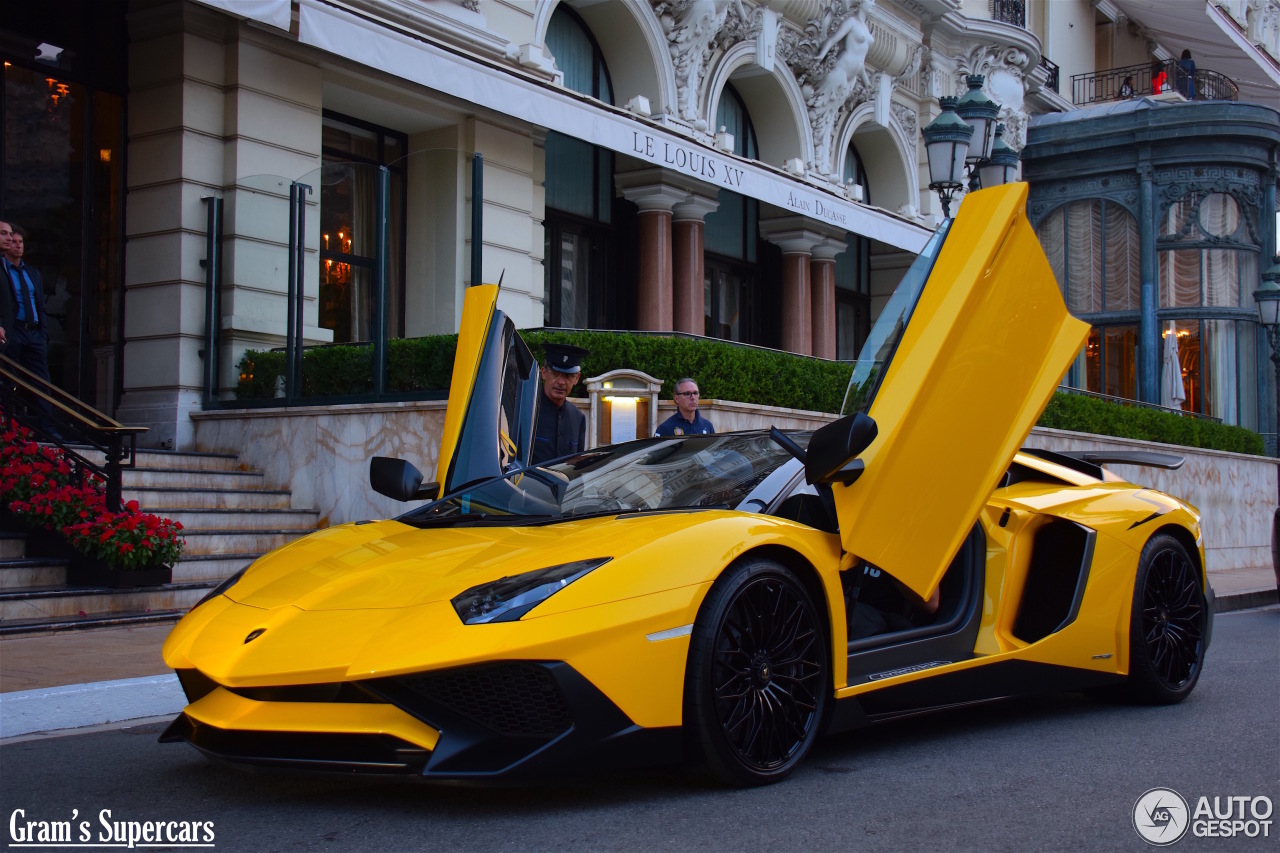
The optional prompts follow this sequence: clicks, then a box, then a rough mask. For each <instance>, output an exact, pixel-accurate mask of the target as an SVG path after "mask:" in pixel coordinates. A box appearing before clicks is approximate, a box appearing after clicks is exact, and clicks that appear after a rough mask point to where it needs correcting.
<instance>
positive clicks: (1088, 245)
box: [1066, 201, 1103, 314]
mask: <svg viewBox="0 0 1280 853" xmlns="http://www.w3.org/2000/svg"><path fill="white" fill-rule="evenodd" d="M1066 251H1067V254H1068V256H1069V258H1070V261H1069V263H1068V264H1067V307H1068V308H1069V309H1070V310H1071V311H1073V312H1075V313H1077V314H1096V313H1098V312H1099V311H1102V310H1103V304H1102V203H1101V202H1097V201H1078V202H1072V203H1071V204H1070V205H1068V206H1067V210H1066Z"/></svg>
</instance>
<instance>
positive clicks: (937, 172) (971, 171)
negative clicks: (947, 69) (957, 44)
mask: <svg viewBox="0 0 1280 853" xmlns="http://www.w3.org/2000/svg"><path fill="white" fill-rule="evenodd" d="M968 82H969V91H967V92H965V93H964V97H962V98H960V99H959V100H957V99H955V98H941V99H939V103H940V104H941V105H942V112H941V113H940V114H939V115H938V117H937V118H935V119H934V120H933V121H931V122H929V126H928V127H926V128H924V129H923V130H921V131H920V134H921V135H922V136H923V137H924V145H925V153H926V154H927V155H928V157H929V189H931V190H933V191H934V192H936V193H937V194H938V198H939V199H940V200H941V201H942V215H943V216H947V217H949V216H951V199H952V198H954V197H955V194H956V192H957V191H958V190H959V189H960V188H961V187H963V186H964V177H965V170H966V168H967V169H968V176H969V189H970V190H971V191H972V190H977V189H980V188H981V187H984V186H986V187H998V186H1000V185H1001V184H1007V183H1010V182H1012V181H1014V180H1017V174H1018V163H1019V158H1018V152H1016V151H1014V150H1013V149H1012V148H1010V147H1009V146H1008V144H1007V143H1005V141H1004V140H1003V139H1002V138H1001V137H1002V136H1003V135H1004V125H1003V124H999V123H998V122H997V121H996V117H997V116H998V115H1000V105H999V104H997V103H996V102H995V101H993V100H991V99H990V98H988V97H987V96H986V95H985V94H983V92H982V82H983V77H982V75H981V74H970V75H969V77H968Z"/></svg>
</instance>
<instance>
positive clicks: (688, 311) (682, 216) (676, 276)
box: [671, 195, 720, 335]
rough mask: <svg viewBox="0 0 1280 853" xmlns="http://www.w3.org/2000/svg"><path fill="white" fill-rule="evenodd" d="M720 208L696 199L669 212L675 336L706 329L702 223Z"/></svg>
mask: <svg viewBox="0 0 1280 853" xmlns="http://www.w3.org/2000/svg"><path fill="white" fill-rule="evenodd" d="M719 206H720V203H719V202H718V201H716V200H715V199H713V198H705V197H703V196H697V195H695V196H691V197H690V198H689V199H688V200H687V201H682V202H680V203H678V204H677V205H676V206H675V207H674V208H673V209H672V221H671V236H672V242H673V244H674V245H673V254H672V298H673V310H672V320H673V323H674V328H675V330H676V331H677V332H689V333H691V334H695V335H701V334H702V333H703V332H704V331H705V329H706V320H705V317H706V311H707V309H706V303H705V299H704V296H705V292H704V289H703V280H704V279H705V278H706V266H705V264H704V262H703V247H704V240H703V236H704V234H705V227H704V224H703V220H704V218H705V217H706V215H707V214H708V213H711V212H712V211H713V210H715V209H716V208H717V207H719Z"/></svg>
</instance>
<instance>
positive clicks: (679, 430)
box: [671, 427, 684, 435]
mask: <svg viewBox="0 0 1280 853" xmlns="http://www.w3.org/2000/svg"><path fill="white" fill-rule="evenodd" d="M671 434H672V435H684V427H676V428H675V431H674V432H672V433H671Z"/></svg>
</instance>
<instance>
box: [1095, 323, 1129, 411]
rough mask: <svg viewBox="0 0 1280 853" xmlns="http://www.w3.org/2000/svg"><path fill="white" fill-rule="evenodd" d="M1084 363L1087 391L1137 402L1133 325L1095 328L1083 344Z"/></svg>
mask: <svg viewBox="0 0 1280 853" xmlns="http://www.w3.org/2000/svg"><path fill="white" fill-rule="evenodd" d="M1085 360H1086V366H1085V381H1086V383H1087V387H1088V390H1090V391H1096V392H1098V393H1101V394H1109V395H1110V396H1112V397H1124V398H1126V399H1129V400H1133V399H1137V396H1138V395H1137V376H1138V370H1137V365H1138V327H1137V326H1103V327H1097V326H1095V327H1094V328H1093V329H1092V330H1090V332H1089V341H1088V343H1087V344H1086V345H1085Z"/></svg>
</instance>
